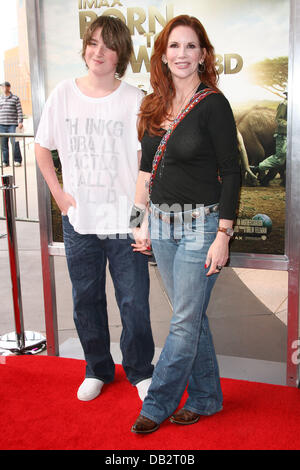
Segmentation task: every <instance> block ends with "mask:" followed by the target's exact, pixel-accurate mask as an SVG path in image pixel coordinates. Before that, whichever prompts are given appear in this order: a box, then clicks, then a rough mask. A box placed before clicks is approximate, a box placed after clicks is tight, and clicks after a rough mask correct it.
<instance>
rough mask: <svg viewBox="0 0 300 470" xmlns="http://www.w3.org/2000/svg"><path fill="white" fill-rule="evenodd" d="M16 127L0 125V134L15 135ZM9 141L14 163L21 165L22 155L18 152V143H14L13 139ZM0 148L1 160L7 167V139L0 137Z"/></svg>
mask: <svg viewBox="0 0 300 470" xmlns="http://www.w3.org/2000/svg"><path fill="white" fill-rule="evenodd" d="M16 128H17V126H15V125H6V124H0V132H1V133H4V132H5V134H15V132H16ZM10 139H11V145H12V150H13V156H14V161H15V162H18V163H22V155H21V150H20V145H19V142H15V139H14V138H12V137H11V138H10ZM1 148H2V155H3V156H2V158H3V163H7V164H8V165H9V149H8V137H1Z"/></svg>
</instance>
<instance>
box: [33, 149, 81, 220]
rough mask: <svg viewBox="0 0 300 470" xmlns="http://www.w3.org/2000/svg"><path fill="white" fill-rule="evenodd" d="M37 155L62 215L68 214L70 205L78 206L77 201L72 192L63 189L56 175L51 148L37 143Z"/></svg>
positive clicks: (39, 164)
mask: <svg viewBox="0 0 300 470" xmlns="http://www.w3.org/2000/svg"><path fill="white" fill-rule="evenodd" d="M35 155H36V160H37V163H38V166H39V168H40V170H41V173H42V175H43V177H44V178H45V181H46V183H47V184H48V187H49V189H50V191H51V194H52V196H53V197H54V199H55V201H56V203H57V205H58V207H59V208H60V210H61V213H62V215H66V214H67V212H68V209H69V207H70V206H74V207H76V201H75V199H74V198H73V197H72V196H71V194H68V193H66V192H64V190H63V189H62V187H61V185H60V183H59V181H58V179H57V176H56V172H55V168H54V165H53V159H52V154H51V152H50V150H48V149H47V148H45V147H41V146H40V144H35Z"/></svg>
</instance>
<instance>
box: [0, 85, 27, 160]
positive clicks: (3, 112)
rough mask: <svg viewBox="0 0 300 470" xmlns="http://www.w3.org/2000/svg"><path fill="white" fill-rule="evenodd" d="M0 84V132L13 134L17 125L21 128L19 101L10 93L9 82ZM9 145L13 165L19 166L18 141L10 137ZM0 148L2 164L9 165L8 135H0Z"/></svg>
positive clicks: (21, 115) (20, 156) (21, 116)
mask: <svg viewBox="0 0 300 470" xmlns="http://www.w3.org/2000/svg"><path fill="white" fill-rule="evenodd" d="M1 86H2V87H3V89H4V94H3V95H1V96H0V133H5V134H14V133H16V128H17V126H18V128H19V129H22V128H23V111H22V106H21V102H20V99H19V97H18V96H16V95H13V94H12V93H11V91H10V88H11V87H10V83H9V82H4V83H1ZM11 145H12V150H13V159H14V162H15V166H21V163H22V155H21V151H20V146H19V142H15V139H14V138H11ZM1 148H2V159H3V166H4V167H6V166H9V149H8V137H1Z"/></svg>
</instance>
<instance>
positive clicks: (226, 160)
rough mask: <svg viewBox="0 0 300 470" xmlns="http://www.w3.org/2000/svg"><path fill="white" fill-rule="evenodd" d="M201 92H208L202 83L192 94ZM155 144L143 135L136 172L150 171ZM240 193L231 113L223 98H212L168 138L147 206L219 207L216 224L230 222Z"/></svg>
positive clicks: (154, 140)
mask: <svg viewBox="0 0 300 470" xmlns="http://www.w3.org/2000/svg"><path fill="white" fill-rule="evenodd" d="M204 88H207V86H205V85H204V84H203V83H201V84H200V86H199V88H198V90H197V91H200V90H202V89H204ZM160 141H161V137H160V136H150V135H149V134H148V133H147V132H146V133H145V134H144V136H143V138H142V159H141V165H140V170H141V171H144V172H151V171H152V162H153V158H154V155H155V152H156V150H157V147H158V146H159V143H160ZM162 164H163V168H161V165H162ZM161 170H162V171H161ZM218 176H220V178H221V182H220V178H218ZM239 188H240V166H239V151H238V145H237V133H236V125H235V121H234V117H233V113H232V110H231V107H230V104H229V102H228V100H227V99H226V98H225V96H224V95H223V94H221V93H218V94H211V95H209V96H207V97H206V98H204V99H203V100H202V101H201V102H200V103H198V104H197V105H196V106H195V107H194V108H193V109H192V110H191V111H190V112H189V113H188V114H187V115H186V116H185V117H184V119H183V120H182V121H181V122H180V123H179V124H178V126H177V127H176V129H175V131H174V132H173V133H172V135H171V136H170V138H169V140H168V142H167V147H166V151H165V154H164V158H163V162H162V161H161V162H160V164H159V167H158V169H157V173H156V177H155V179H154V182H153V187H152V192H151V201H152V202H153V203H154V204H156V205H159V204H168V205H170V206H171V205H172V204H179V205H180V206H181V207H182V209H181V210H184V205H185V204H189V205H192V206H193V207H195V206H196V205H200V204H203V205H204V206H207V205H211V204H214V203H217V202H219V203H220V208H219V216H220V218H221V219H229V220H233V219H235V213H236V208H237V203H238V196H239Z"/></svg>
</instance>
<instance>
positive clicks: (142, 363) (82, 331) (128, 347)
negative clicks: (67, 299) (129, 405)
mask: <svg viewBox="0 0 300 470" xmlns="http://www.w3.org/2000/svg"><path fill="white" fill-rule="evenodd" d="M62 219H63V234H64V243H65V250H66V256H67V263H68V269H69V274H70V278H71V282H72V287H73V304H74V321H75V325H76V329H77V332H78V336H79V339H80V342H81V344H82V348H83V351H84V354H85V359H86V363H87V366H86V377H94V378H98V379H100V380H102V381H103V382H104V383H109V382H111V381H112V380H113V379H114V372H115V367H114V362H113V359H112V356H111V354H110V334H109V327H108V317H107V306H106V293H105V277H106V265H107V261H108V262H109V270H110V274H111V277H112V280H113V283H114V288H115V295H116V300H117V303H118V306H119V309H120V314H121V321H122V327H123V330H122V334H121V339H120V348H121V351H122V355H123V362H122V365H123V367H124V370H125V372H126V375H127V378H128V380H129V381H130V382H131V384H132V385H136V384H137V383H138V382H140V381H141V380H144V379H146V378H149V377H151V376H152V373H153V365H152V364H151V361H152V359H153V356H154V342H153V338H152V331H151V325H150V311H149V272H148V260H147V257H146V256H145V255H143V254H141V253H134V252H133V250H132V246H131V243H133V240H132V239H131V238H130V237H129V236H127V238H122V237H123V236H122V237H121V236H119V235H115V236H114V237H115V238H105V239H103V238H101V239H100V238H98V237H97V235H81V234H79V233H77V232H75V230H74V228H73V227H72V225H71V224H70V222H69V219H68V216H63V217H62Z"/></svg>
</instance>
